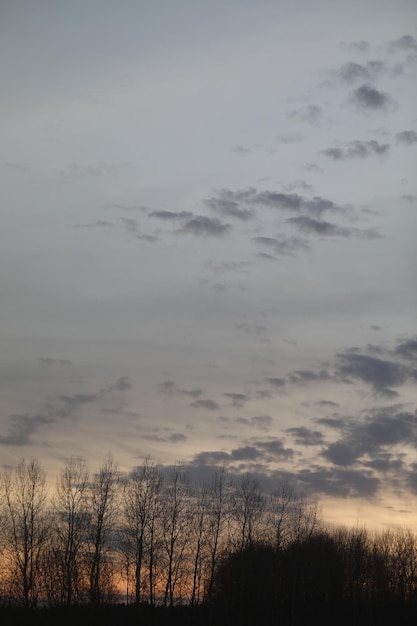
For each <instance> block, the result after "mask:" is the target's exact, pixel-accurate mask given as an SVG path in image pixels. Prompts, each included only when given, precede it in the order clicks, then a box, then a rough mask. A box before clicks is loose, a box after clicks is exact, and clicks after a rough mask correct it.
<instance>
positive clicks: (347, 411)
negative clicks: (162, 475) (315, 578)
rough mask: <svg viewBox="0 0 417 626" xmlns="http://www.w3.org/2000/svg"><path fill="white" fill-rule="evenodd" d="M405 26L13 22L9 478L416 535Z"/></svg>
mask: <svg viewBox="0 0 417 626" xmlns="http://www.w3.org/2000/svg"><path fill="white" fill-rule="evenodd" d="M416 25H417V5H416V3H415V1H414V0H409V1H408V0H398V1H397V2H392V0H389V1H385V0H361V1H360V2H359V1H356V0H354V1H350V2H346V1H345V2H338V1H335V0H316V1H315V2H311V1H310V0H304V1H303V0H291V1H289V0H282V1H278V0H275V1H272V0H258V2H256V3H255V2H252V1H251V2H249V1H248V0H222V1H220V0H211V1H210V2H207V0H204V1H203V0H175V2H174V1H173V0H165V1H164V0H154V1H153V2H144V1H142V0H135V1H133V0H131V1H129V0H121V1H118V2H115V1H111V2H110V1H107V0H87V1H86V0H72V1H71V2H68V1H63V0H61V1H59V0H54V1H52V0H51V1H46V0H45V1H44V0H38V1H37V2H33V1H25V0H13V1H12V0H3V2H2V3H1V8H0V49H1V62H0V63H1V87H2V89H1V91H2V96H1V104H0V106H1V118H0V124H1V126H2V131H1V137H2V141H1V146H0V150H1V158H0V176H1V190H2V191H1V193H2V203H1V215H2V228H1V234H0V255H1V262H0V277H1V279H0V280H1V283H0V286H1V291H0V294H1V295H0V297H1V321H0V324H1V327H0V331H1V351H0V370H1V378H0V384H1V413H0V464H1V465H2V466H14V465H15V464H16V462H17V461H18V460H19V459H20V458H22V457H23V456H25V457H31V456H34V457H36V458H38V459H39V460H40V461H41V462H42V463H43V465H44V467H45V468H46V469H47V471H48V473H49V475H50V476H51V477H52V476H54V475H55V474H56V473H57V472H58V471H59V469H60V468H61V467H62V466H63V463H64V462H65V460H66V459H68V457H69V456H71V455H81V456H84V457H85V458H86V459H87V460H88V461H89V462H90V463H91V464H92V465H94V464H98V463H99V461H100V460H101V459H103V457H104V456H105V454H107V453H108V452H109V451H111V452H112V453H113V456H114V457H115V459H116V460H117V461H118V462H119V464H120V467H121V469H123V470H127V469H129V468H131V467H132V466H134V465H136V464H138V463H141V461H142V459H143V457H144V456H146V455H150V456H151V458H152V459H153V460H154V461H155V462H156V463H161V464H170V463H173V462H175V461H181V462H184V463H185V464H186V465H187V466H188V468H189V470H190V473H191V474H192V475H193V476H199V477H200V478H202V477H204V476H208V475H209V474H210V473H211V471H212V469H213V467H215V466H219V465H226V466H227V467H228V468H229V470H230V471H231V472H232V473H239V472H243V471H249V472H254V473H256V474H257V475H258V476H259V477H260V478H261V480H262V484H263V486H264V487H265V489H267V490H272V489H273V488H274V486H275V485H276V484H277V483H278V482H279V481H280V480H282V479H283V478H285V477H287V478H289V479H290V480H292V481H294V482H295V483H296V484H297V485H298V488H299V489H300V490H301V491H304V492H306V493H311V494H314V495H316V496H318V497H319V498H320V500H321V502H322V504H323V513H324V516H325V517H326V519H329V520H333V521H338V522H340V521H343V522H353V523H355V522H357V521H358V522H360V523H362V522H363V523H366V524H368V525H385V524H405V525H409V526H414V528H415V519H416V515H417V452H416V449H417V413H416V406H417V403H416V395H417V394H416V383H417V365H416V357H417V335H416V331H417V324H416V318H417V280H416V267H417V245H416V235H417V188H416V156H417V106H416V104H417V80H416V69H417V28H416Z"/></svg>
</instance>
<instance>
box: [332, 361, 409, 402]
mask: <svg viewBox="0 0 417 626" xmlns="http://www.w3.org/2000/svg"><path fill="white" fill-rule="evenodd" d="M337 358H338V360H339V364H338V366H337V373H338V375H339V376H341V377H348V378H354V379H357V380H361V381H362V382H364V383H368V384H370V385H371V386H372V387H373V389H374V391H375V393H376V394H380V395H383V396H387V397H390V396H394V395H397V393H396V392H395V391H393V390H392V389H391V387H399V386H401V385H403V384H404V383H405V382H406V380H407V379H408V378H409V376H410V372H409V371H408V369H407V368H406V367H404V366H403V365H400V364H399V363H395V362H393V361H386V360H382V359H378V358H376V357H373V356H366V355H362V354H353V353H344V354H338V355H337Z"/></svg>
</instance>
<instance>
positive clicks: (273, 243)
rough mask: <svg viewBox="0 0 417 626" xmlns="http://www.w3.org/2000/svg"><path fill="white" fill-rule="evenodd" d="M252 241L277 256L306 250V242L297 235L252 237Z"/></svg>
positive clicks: (290, 254)
mask: <svg viewBox="0 0 417 626" xmlns="http://www.w3.org/2000/svg"><path fill="white" fill-rule="evenodd" d="M252 241H253V242H254V243H256V244H257V245H259V246H262V247H264V248H267V249H268V250H271V252H273V253H274V254H276V255H278V256H281V255H283V256H287V255H288V256H292V255H293V254H294V253H295V252H298V251H299V250H308V248H309V246H308V242H307V241H306V240H305V239H300V238H299V237H287V236H286V235H281V236H279V237H253V239H252Z"/></svg>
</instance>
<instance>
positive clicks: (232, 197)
mask: <svg viewBox="0 0 417 626" xmlns="http://www.w3.org/2000/svg"><path fill="white" fill-rule="evenodd" d="M220 194H221V195H220V196H218V197H217V198H216V197H213V198H212V199H211V201H213V202H215V203H217V202H219V203H221V201H222V199H223V198H224V197H227V202H228V203H231V204H233V205H234V207H235V208H240V209H241V208H242V205H243V207H244V206H249V207H253V206H254V205H255V206H262V207H266V208H270V209H279V210H282V211H291V212H297V213H299V212H304V213H311V214H313V215H315V216H317V217H320V215H321V214H322V213H325V212H326V211H329V212H337V213H345V212H346V210H347V209H346V207H342V206H340V205H338V204H336V203H335V202H333V201H332V200H328V199H327V198H322V197H321V196H313V198H307V197H305V196H301V195H299V194H297V193H283V192H279V191H270V190H265V191H260V192H258V191H257V190H256V189H255V188H253V187H249V188H248V189H243V190H238V191H231V190H223V191H222V192H220Z"/></svg>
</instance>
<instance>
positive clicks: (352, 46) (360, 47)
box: [341, 41, 369, 53]
mask: <svg viewBox="0 0 417 626" xmlns="http://www.w3.org/2000/svg"><path fill="white" fill-rule="evenodd" d="M341 46H342V48H347V49H349V50H352V51H353V52H360V53H364V52H368V51H369V43H368V42H367V41H348V42H343V43H342V44H341Z"/></svg>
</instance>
